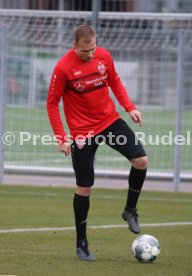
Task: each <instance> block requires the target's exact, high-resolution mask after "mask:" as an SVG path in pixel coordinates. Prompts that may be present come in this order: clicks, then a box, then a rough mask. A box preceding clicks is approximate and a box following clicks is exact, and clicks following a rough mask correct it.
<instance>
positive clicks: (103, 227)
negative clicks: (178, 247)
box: [0, 221, 192, 234]
mask: <svg viewBox="0 0 192 276" xmlns="http://www.w3.org/2000/svg"><path fill="white" fill-rule="evenodd" d="M182 225H192V221H183V222H163V223H143V224H141V226H142V227H159V226H161V227H164V226H182ZM124 227H127V225H126V224H112V225H95V226H94V225H93V226H88V228H90V229H110V228H124ZM70 230H75V227H74V226H72V227H47V228H20V229H2V230H0V234H9V233H23V232H41V231H70Z"/></svg>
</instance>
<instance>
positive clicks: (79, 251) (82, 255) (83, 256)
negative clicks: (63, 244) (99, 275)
mask: <svg viewBox="0 0 192 276" xmlns="http://www.w3.org/2000/svg"><path fill="white" fill-rule="evenodd" d="M76 253H77V256H78V257H79V259H81V260H82V261H96V258H95V256H94V255H92V254H91V253H90V254H89V255H88V256H87V255H86V254H85V253H84V252H83V250H82V249H81V248H80V247H77V250H76Z"/></svg>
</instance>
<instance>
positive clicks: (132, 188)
mask: <svg viewBox="0 0 192 276" xmlns="http://www.w3.org/2000/svg"><path fill="white" fill-rule="evenodd" d="M108 131H111V132H112V134H113V143H111V144H110V140H109V139H107V144H108V145H109V146H110V147H112V148H113V149H115V150H117V151H118V152H120V153H121V154H122V155H123V156H125V157H126V158H127V159H128V160H129V161H130V162H131V164H132V167H131V170H130V173H129V189H128V195H127V200H126V205H125V208H124V211H123V213H122V217H123V219H125V220H127V222H128V224H129V228H130V230H131V231H132V232H134V233H139V232H140V226H139V224H138V219H137V217H138V214H137V210H136V206H137V203H138V199H139V196H140V192H141V189H142V186H143V183H144V180H145V176H146V172H147V156H146V153H145V151H144V149H143V147H142V145H141V143H140V142H139V140H138V139H137V137H136V135H135V133H134V132H133V131H132V130H131V129H130V128H129V127H128V125H127V123H126V122H125V121H123V120H122V119H120V120H118V121H116V122H115V123H114V124H113V125H112V126H111V128H110V129H109V130H108Z"/></svg>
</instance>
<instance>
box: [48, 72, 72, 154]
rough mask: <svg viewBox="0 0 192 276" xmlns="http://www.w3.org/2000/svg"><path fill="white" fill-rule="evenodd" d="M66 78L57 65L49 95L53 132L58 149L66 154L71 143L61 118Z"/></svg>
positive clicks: (49, 111) (49, 115)
mask: <svg viewBox="0 0 192 276" xmlns="http://www.w3.org/2000/svg"><path fill="white" fill-rule="evenodd" d="M65 86H66V80H65V78H64V75H63V73H62V72H61V71H60V70H59V69H58V68H57V67H56V68H55V69H54V71H53V74H52V77H51V82H50V86H49V91H48V97H47V113H48V117H49V121H50V123H51V126H52V129H53V132H54V134H55V136H56V138H57V141H58V149H59V150H60V151H62V152H64V153H65V154H66V155H68V154H70V144H69V142H68V139H67V134H66V132H65V130H64V126H63V123H62V120H61V116H60V111H59V102H60V100H61V97H62V95H63V92H64V90H65Z"/></svg>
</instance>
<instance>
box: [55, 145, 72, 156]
mask: <svg viewBox="0 0 192 276" xmlns="http://www.w3.org/2000/svg"><path fill="white" fill-rule="evenodd" d="M57 147H58V150H59V151H61V152H63V153H64V154H65V155H66V156H67V155H71V145H70V143H63V144H59V145H58V146H57Z"/></svg>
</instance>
